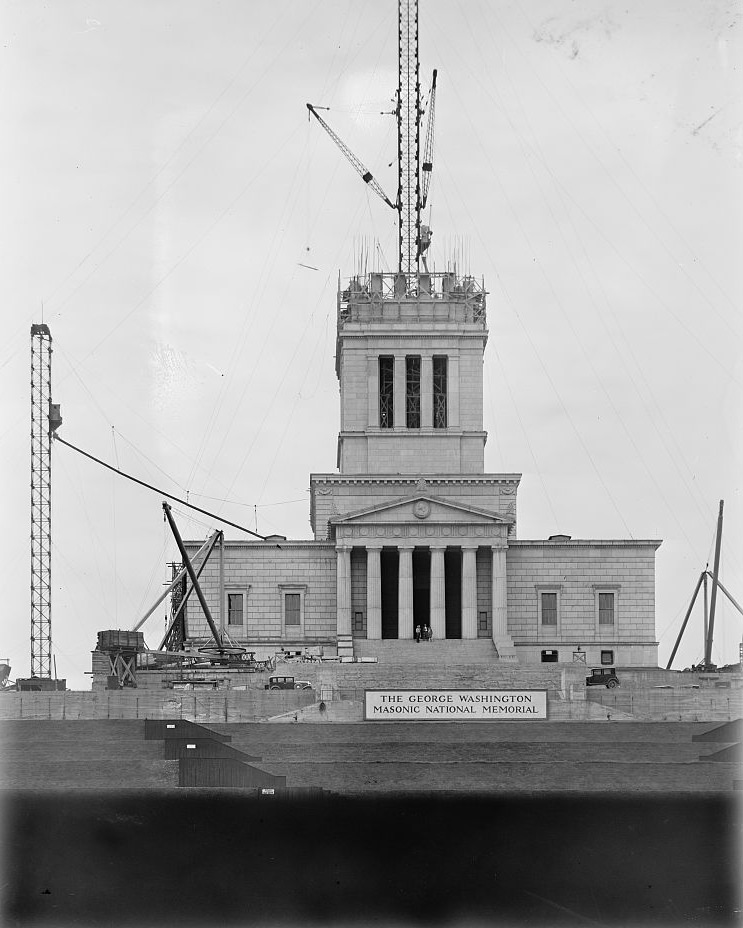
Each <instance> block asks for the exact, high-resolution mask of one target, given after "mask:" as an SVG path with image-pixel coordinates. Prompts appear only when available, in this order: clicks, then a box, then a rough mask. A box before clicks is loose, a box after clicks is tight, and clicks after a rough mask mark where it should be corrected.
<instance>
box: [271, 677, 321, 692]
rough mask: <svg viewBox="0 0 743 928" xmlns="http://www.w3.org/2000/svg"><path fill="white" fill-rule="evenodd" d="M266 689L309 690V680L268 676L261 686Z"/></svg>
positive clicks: (310, 687)
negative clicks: (266, 681)
mask: <svg viewBox="0 0 743 928" xmlns="http://www.w3.org/2000/svg"><path fill="white" fill-rule="evenodd" d="M263 688H264V689H266V690H311V689H312V684H311V683H310V681H309V680H295V679H294V677H269V678H268V683H266V684H265V685H264V687H263Z"/></svg>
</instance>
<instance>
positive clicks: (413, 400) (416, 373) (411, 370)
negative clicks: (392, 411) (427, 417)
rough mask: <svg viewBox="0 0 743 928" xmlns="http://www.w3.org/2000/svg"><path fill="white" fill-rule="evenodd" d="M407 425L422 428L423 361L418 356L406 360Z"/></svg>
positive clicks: (411, 356) (409, 356) (408, 357)
mask: <svg viewBox="0 0 743 928" xmlns="http://www.w3.org/2000/svg"><path fill="white" fill-rule="evenodd" d="M405 425H407V427H408V428H409V429H419V428H420V427H421V359H420V357H419V356H418V355H408V356H407V357H406V358H405Z"/></svg>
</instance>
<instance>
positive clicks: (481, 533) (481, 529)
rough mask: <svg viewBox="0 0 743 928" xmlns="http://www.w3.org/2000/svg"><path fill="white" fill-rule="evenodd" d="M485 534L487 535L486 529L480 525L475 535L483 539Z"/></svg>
mask: <svg viewBox="0 0 743 928" xmlns="http://www.w3.org/2000/svg"><path fill="white" fill-rule="evenodd" d="M484 534H485V529H484V528H483V527H482V525H478V526H477V528H476V529H475V535H479V536H480V537H481V538H482V536H483V535H484Z"/></svg>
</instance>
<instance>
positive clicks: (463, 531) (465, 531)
mask: <svg viewBox="0 0 743 928" xmlns="http://www.w3.org/2000/svg"><path fill="white" fill-rule="evenodd" d="M457 532H458V533H459V534H460V535H467V534H469V529H468V528H467V526H466V525H460V526H459V527H458V528H457Z"/></svg>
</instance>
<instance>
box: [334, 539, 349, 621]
mask: <svg viewBox="0 0 743 928" xmlns="http://www.w3.org/2000/svg"><path fill="white" fill-rule="evenodd" d="M335 550H336V554H337V570H336V595H337V627H338V635H346V636H349V635H350V634H351V547H350V545H338V546H337V547H336V549H335Z"/></svg>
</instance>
